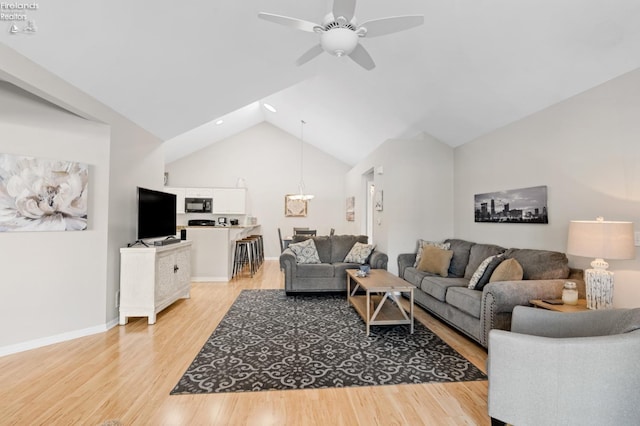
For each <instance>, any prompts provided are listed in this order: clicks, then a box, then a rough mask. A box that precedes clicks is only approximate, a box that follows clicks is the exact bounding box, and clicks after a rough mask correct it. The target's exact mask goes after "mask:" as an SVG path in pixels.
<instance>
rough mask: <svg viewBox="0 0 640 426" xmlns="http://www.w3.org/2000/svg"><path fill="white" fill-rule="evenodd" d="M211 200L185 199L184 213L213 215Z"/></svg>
mask: <svg viewBox="0 0 640 426" xmlns="http://www.w3.org/2000/svg"><path fill="white" fill-rule="evenodd" d="M212 204H213V199H211V198H185V199H184V211H185V212H186V213H211V211H212V210H211V205H212Z"/></svg>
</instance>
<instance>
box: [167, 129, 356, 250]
mask: <svg viewBox="0 0 640 426" xmlns="http://www.w3.org/2000/svg"><path fill="white" fill-rule="evenodd" d="M348 169H349V167H348V166H347V165H346V164H345V163H342V162H341V161H338V160H337V159H335V158H334V157H332V156H330V155H328V154H326V153H324V152H322V151H320V150H318V149H316V148H314V147H313V146H312V145H309V144H305V146H304V182H305V185H306V192H308V193H310V194H313V195H315V198H314V199H313V200H311V201H309V206H308V214H307V216H306V217H285V215H284V196H285V195H286V194H295V193H297V192H298V183H299V182H300V139H299V138H297V137H295V136H292V135H291V134H289V133H286V132H283V131H282V130H280V129H278V128H276V127H274V126H273V125H271V124H269V123H266V122H263V123H260V124H258V125H256V126H253V127H251V128H249V129H247V130H246V131H244V132H242V133H239V134H237V135H235V136H233V137H230V138H228V139H225V140H223V141H220V142H217V143H215V144H213V145H211V146H209V147H207V148H204V149H202V150H200V151H197V152H195V153H193V154H191V155H189V156H187V157H184V158H181V159H179V160H176V161H174V162H172V163H169V164H167V165H166V171H167V172H168V173H169V186H175V187H234V186H235V185H236V181H237V179H238V178H243V179H244V180H245V182H246V186H247V194H248V195H247V197H248V203H247V205H248V213H249V214H250V215H253V216H256V217H257V219H258V223H259V224H260V225H261V226H262V234H263V235H264V241H265V256H266V257H270V258H277V257H278V256H279V255H280V248H279V241H278V231H277V228H278V227H279V228H281V230H282V232H283V236H285V235H291V233H292V232H293V227H297V226H307V227H309V228H311V229H317V231H318V234H319V235H322V234H324V235H327V234H328V233H329V230H330V229H331V228H335V229H336V233H343V232H344V231H345V228H346V227H347V222H346V219H345V195H344V187H345V184H344V182H345V180H344V179H345V174H346V172H347V170H348ZM214 203H215V200H214ZM182 220H184V219H182Z"/></svg>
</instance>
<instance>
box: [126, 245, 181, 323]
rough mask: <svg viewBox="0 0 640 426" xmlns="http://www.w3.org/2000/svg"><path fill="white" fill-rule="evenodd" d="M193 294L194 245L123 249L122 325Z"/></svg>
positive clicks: (150, 315)
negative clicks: (130, 318) (192, 264)
mask: <svg viewBox="0 0 640 426" xmlns="http://www.w3.org/2000/svg"><path fill="white" fill-rule="evenodd" d="M190 291H191V242H190V241H181V242H179V243H177V244H170V245H166V246H150V247H127V248H121V249H120V320H119V323H120V325H125V324H126V323H127V322H128V321H129V317H148V318H149V320H148V322H149V324H155V322H156V314H157V313H158V312H160V311H161V310H163V309H164V308H166V307H167V306H169V305H171V304H172V303H173V302H175V301H176V300H178V299H188V298H189V295H190Z"/></svg>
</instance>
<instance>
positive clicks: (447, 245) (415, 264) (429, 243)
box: [413, 240, 451, 268]
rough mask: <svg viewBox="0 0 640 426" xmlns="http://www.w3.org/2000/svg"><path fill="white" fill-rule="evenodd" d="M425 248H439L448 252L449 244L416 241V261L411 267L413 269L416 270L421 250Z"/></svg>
mask: <svg viewBox="0 0 640 426" xmlns="http://www.w3.org/2000/svg"><path fill="white" fill-rule="evenodd" d="M426 246H433V247H438V248H441V249H443V250H449V248H451V244H449V243H440V242H436V241H427V240H418V252H417V254H416V261H415V262H413V267H414V268H417V267H418V265H419V264H420V259H421V258H422V250H424V248H425V247H426Z"/></svg>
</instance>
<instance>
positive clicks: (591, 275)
mask: <svg viewBox="0 0 640 426" xmlns="http://www.w3.org/2000/svg"><path fill="white" fill-rule="evenodd" d="M613 275H614V274H613V272H611V271H607V270H604V269H586V270H585V271H584V282H585V286H586V290H587V308H589V309H611V308H613Z"/></svg>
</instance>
